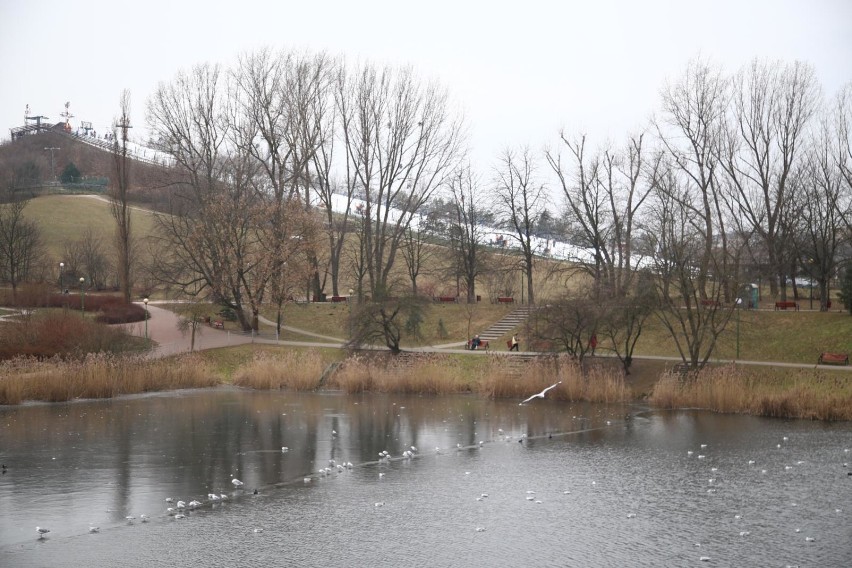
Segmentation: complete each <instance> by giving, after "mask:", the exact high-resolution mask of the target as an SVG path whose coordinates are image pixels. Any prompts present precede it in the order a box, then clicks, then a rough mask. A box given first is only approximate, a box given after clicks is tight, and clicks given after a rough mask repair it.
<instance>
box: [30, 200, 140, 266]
mask: <svg viewBox="0 0 852 568" xmlns="http://www.w3.org/2000/svg"><path fill="white" fill-rule="evenodd" d="M24 216H25V217H26V218H27V219H30V220H32V221H35V222H36V223H38V225H39V228H40V230H41V235H42V240H43V242H44V244H45V245H46V247H47V252H48V254H49V255H50V257H51V258H52V259H54V260H55V261H56V263H58V262H60V261H61V259H62V253H63V248H64V247H65V244H66V243H72V242H74V241H77V240H79V239H81V238H82V237H83V235H84V234H85V233H86V231H88V230H91V231H92V233H93V234H94V235H95V236H97V237H100V238H101V239H102V240H103V242H104V243H105V244H109V243H111V242H112V239H113V237H114V235H115V220H114V219H113V218H112V215H111V214H110V205H109V203H108V202H106V201H105V200H103V199H102V198H99V197H97V196H91V195H47V196H44V197H37V198H35V199H31V200H30V202H29V203H28V204H27V207H26V209H25V210H24ZM131 223H132V231H133V234H134V236H135V237H136V238H137V239H145V238H146V237H148V236H150V235H151V234H152V233H153V231H154V216H153V214H152V213H151V212H150V211H147V210H142V209H134V210H133V211H132V212H131ZM143 248H144V247H143Z"/></svg>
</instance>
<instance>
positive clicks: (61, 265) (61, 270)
mask: <svg viewBox="0 0 852 568" xmlns="http://www.w3.org/2000/svg"><path fill="white" fill-rule="evenodd" d="M64 274H65V263H64V262H60V263H59V293H60V294H61V293H62V291H63V290H65V287H64V286H63V285H62V277H63V276H64Z"/></svg>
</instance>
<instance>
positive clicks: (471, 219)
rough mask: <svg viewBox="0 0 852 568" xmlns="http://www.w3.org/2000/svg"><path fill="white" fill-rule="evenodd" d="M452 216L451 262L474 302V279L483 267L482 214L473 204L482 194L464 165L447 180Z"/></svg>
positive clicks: (469, 297)
mask: <svg viewBox="0 0 852 568" xmlns="http://www.w3.org/2000/svg"><path fill="white" fill-rule="evenodd" d="M450 191H451V192H452V198H453V201H452V205H453V217H452V218H451V220H450V226H449V229H450V240H451V241H452V244H453V247H452V248H453V250H454V257H455V259H456V261H455V263H456V265H457V266H458V268H459V270H458V272H459V274H460V275H461V277H462V279H463V280H464V283H465V289H466V291H467V301H468V303H475V302H476V280H477V278H478V277H479V275H480V274H482V272H483V271H484V269H485V262H484V260H485V247H484V244H483V232H484V228H483V226H482V215H483V213H484V211H485V209H484V207H481V206H480V205H477V201H479V200H480V199H481V196H482V191H483V190H482V186H481V184H480V182H479V178H478V177H477V176H476V175H475V174H474V173H473V172H472V171H471V168H470V166H469V165H468V166H467V167H465V168H461V169H459V170H457V171H456V173H455V175H454V176H453V177H452V178H451V179H450Z"/></svg>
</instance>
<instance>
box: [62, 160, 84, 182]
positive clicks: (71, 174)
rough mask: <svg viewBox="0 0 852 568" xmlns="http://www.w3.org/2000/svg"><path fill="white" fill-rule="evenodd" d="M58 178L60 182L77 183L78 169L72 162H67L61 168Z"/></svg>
mask: <svg viewBox="0 0 852 568" xmlns="http://www.w3.org/2000/svg"><path fill="white" fill-rule="evenodd" d="M59 180H60V181H61V182H62V183H77V182H78V181H80V170H79V169H78V168H77V166H75V165H74V162H68V165H67V166H65V169H64V170H62V175H61V176H60V177H59Z"/></svg>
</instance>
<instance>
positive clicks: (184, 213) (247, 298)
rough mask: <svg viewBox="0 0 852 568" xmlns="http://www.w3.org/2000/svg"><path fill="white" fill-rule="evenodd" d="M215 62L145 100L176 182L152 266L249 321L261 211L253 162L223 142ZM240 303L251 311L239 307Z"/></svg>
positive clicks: (254, 307)
mask: <svg viewBox="0 0 852 568" xmlns="http://www.w3.org/2000/svg"><path fill="white" fill-rule="evenodd" d="M220 76H221V70H220V69H219V68H218V67H215V66H209V65H202V66H197V67H195V68H193V69H192V71H191V72H190V73H184V72H181V73H179V74H178V75H177V77H176V78H175V80H174V81H173V82H172V83H170V84H161V85H160V86H159V88H158V89H157V91H156V92H155V93H154V95H153V97H152V98H151V100H150V101H149V104H148V117H149V122H150V127H151V130H152V131H153V132H154V137H155V138H159V139H161V140H163V144H164V146H165V148H166V149H167V151H168V152H169V153H170V154H171V156H172V157H173V158H174V160H175V164H176V167H177V169H178V171H179V172H181V173H183V177H184V180H183V183H182V184H181V185H180V186H179V187H178V191H176V192H175V197H174V199H173V202H172V204H171V209H172V210H171V212H170V214H168V215H157V216H156V220H157V224H158V227H159V229H160V231H159V232H160V235H159V238H158V240H157V242H156V245H155V246H156V250H155V253H156V256H155V259H154V263H153V265H152V270H156V272H157V274H158V275H159V278H160V280H161V281H162V282H164V283H165V284H167V285H169V286H174V287H177V288H178V289H180V290H181V291H183V292H185V293H196V294H200V295H201V294H204V295H207V296H208V297H210V298H212V299H213V300H214V301H216V302H218V303H220V304H221V305H223V306H225V307H228V308H231V309H233V310H234V312H235V313H236V315H237V318H238V319H239V321H240V324H241V325H242V327H243V329H251V328H253V327H256V325H257V323H256V315H257V313H258V311H259V309H260V302H261V301H262V296H263V293H262V292H263V290H264V287H265V286H266V283H267V282H268V278H269V277H270V272H269V271H265V273H264V274H263V275H262V276H260V277H258V278H255V273H254V271H255V269H256V268H257V267H258V266H268V264H267V263H268V259H267V258H266V257H265V251H264V250H263V247H262V244H261V239H262V237H263V236H264V234H263V229H264V228H266V227H267V225H266V224H265V222H264V221H265V220H266V219H267V218H268V211H266V212H265V211H264V205H265V204H264V203H263V200H262V199H261V198H260V196H259V194H258V192H257V191H256V187H257V180H258V175H257V171H256V168H257V162H256V161H255V160H252V159H251V156H250V155H248V154H247V153H246V152H245V150H244V148H243V149H242V151H240V150H241V149H240V148H239V147H237V148H233V147H231V148H229V147H228V145H227V142H228V138H229V135H234V136H239V133H236V134H234V133H232V132H230V131H229V128H228V127H229V122H228V115H227V113H228V100H227V99H228V91H227V89H226V88H225V87H224V86H223V85H221V84H220ZM247 308H249V309H250V312H251V313H247Z"/></svg>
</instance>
